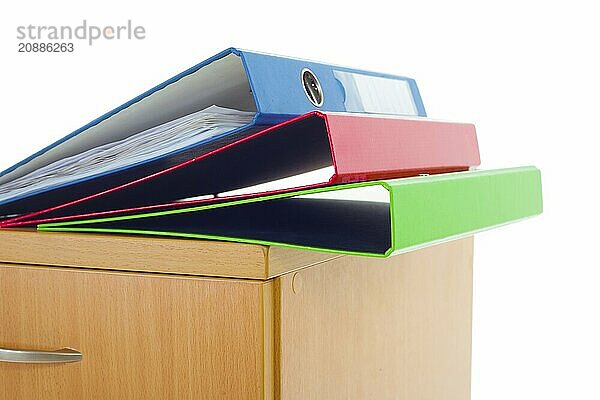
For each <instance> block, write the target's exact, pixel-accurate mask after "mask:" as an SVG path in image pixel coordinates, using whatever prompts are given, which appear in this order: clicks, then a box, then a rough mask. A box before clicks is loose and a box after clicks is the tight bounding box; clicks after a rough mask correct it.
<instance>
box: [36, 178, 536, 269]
mask: <svg viewBox="0 0 600 400" xmlns="http://www.w3.org/2000/svg"><path fill="white" fill-rule="evenodd" d="M373 185H381V186H383V187H385V188H386V189H387V190H388V191H389V192H390V213H391V221H392V227H391V233H392V241H391V243H392V245H391V248H390V249H388V251H386V252H385V253H384V254H378V253H365V252H359V251H356V252H355V251H344V250H336V249H328V248H319V247H309V246H302V245H295V244H288V243H279V242H271V241H263V240H254V239H244V238H235V237H224V236H216V235H204V234H190V233H179V232H163V231H146V230H132V229H106V228H87V227H85V226H82V225H88V224H94V223H100V222H112V221H121V220H128V219H137V218H147V217H154V216H164V215H170V214H179V213H186V212H195V211H202V210H208V209H212V208H220V207H231V206H235V205H239V204H245V203H253V202H258V201H265V200H271V199H279V198H286V197H293V196H300V195H304V194H312V193H322V192H329V191H334V190H342V189H349V188H356V187H365V186H373ZM542 208H543V206H542V187H541V174H540V171H539V170H538V169H537V168H535V167H519V168H507V169H499V170H490V171H466V172H454V173H449V174H440V175H431V176H419V177H414V178H402V179H394V180H387V181H373V182H360V183H352V184H345V185H338V186H330V187H321V188H313V189H307V190H299V191H295V192H288V193H279V194H274V195H269V196H263V197H256V198H251V199H244V200H237V201H231V202H226V203H218V204H210V205H204V206H197V207H189V208H184V209H177V210H168V211H159V212H152V213H145V214H137V215H126V216H119V217H109V218H98V219H88V220H81V221H68V222H57V223H48V224H41V225H39V226H38V230H40V231H54V232H99V233H124V234H143V235H160V236H174V237H185V238H197V239H213V240H225V241H230V242H242V243H254V244H260V245H267V246H280V247H290V248H297V249H308V250H316V251H326V252H332V253H341V254H351V255H362V256H371V257H387V256H390V255H392V254H397V253H401V252H407V251H410V250H413V249H416V248H420V247H424V246H429V245H432V244H435V243H439V242H443V241H448V240H452V239H456V238H459V237H463V236H468V235H471V234H473V233H476V232H480V231H483V230H487V229H491V228H493V227H497V226H500V225H504V224H507V223H510V222H516V221H518V220H521V219H524V218H528V217H531V216H534V215H537V214H540V213H541V212H542Z"/></svg>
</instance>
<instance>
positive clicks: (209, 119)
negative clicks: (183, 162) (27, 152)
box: [0, 105, 255, 201]
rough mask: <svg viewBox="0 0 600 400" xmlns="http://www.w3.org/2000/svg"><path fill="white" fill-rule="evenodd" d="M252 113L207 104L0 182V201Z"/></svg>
mask: <svg viewBox="0 0 600 400" xmlns="http://www.w3.org/2000/svg"><path fill="white" fill-rule="evenodd" d="M254 115H255V113H254V112H247V111H238V110H233V109H229V108H223V107H217V106H214V105H213V106H210V107H208V108H205V109H204V110H201V111H198V112H195V113H192V114H189V115H186V116H184V117H181V118H177V119H175V120H173V121H169V122H166V123H164V124H161V125H158V126H155V127H153V128H150V129H146V130H144V131H142V132H139V133H137V134H135V135H132V136H130V137H127V138H125V139H122V140H119V141H116V142H112V143H107V144H104V145H102V146H98V147H96V148H93V149H90V150H88V151H85V152H83V153H81V154H77V155H74V156H71V157H67V158H64V159H60V160H58V161H56V162H54V163H51V164H49V165H46V166H45V167H42V168H39V169H37V170H35V171H33V172H31V173H29V174H27V175H25V176H22V177H20V178H17V179H15V180H13V181H10V182H7V183H5V184H3V185H0V201H3V200H7V199H10V198H14V197H17V196H22V195H27V194H30V193H34V192H36V191H38V190H42V189H45V188H49V187H53V186H57V185H61V184H64V183H66V182H73V181H76V180H80V179H85V178H87V177H90V176H94V175H99V174H102V173H105V172H109V171H113V170H116V169H119V168H123V167H126V166H130V165H133V164H137V163H139V162H143V161H146V160H150V159H153V158H156V157H159V156H162V155H165V154H168V153H171V152H173V151H176V150H179V149H183V148H186V147H188V146H191V145H194V144H196V143H199V142H201V141H204V140H207V139H210V138H212V137H215V136H218V135H220V134H223V133H226V132H229V131H231V130H233V129H236V128H239V127H241V126H243V125H246V124H248V123H250V122H251V121H252V118H253V117H254Z"/></svg>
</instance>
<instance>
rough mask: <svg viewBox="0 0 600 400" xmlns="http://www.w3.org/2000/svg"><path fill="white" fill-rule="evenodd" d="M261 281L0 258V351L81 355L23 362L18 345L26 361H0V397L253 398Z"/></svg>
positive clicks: (257, 386) (258, 393)
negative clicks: (71, 266)
mask: <svg viewBox="0 0 600 400" xmlns="http://www.w3.org/2000/svg"><path fill="white" fill-rule="evenodd" d="M262 290H263V288H262V286H261V284H260V283H259V282H252V281H238V280H219V279H209V278H206V279H205V278H184V277H171V276H167V275H162V276H161V275H145V274H126V273H104V272H102V273H101V272H95V271H84V270H65V269H56V268H44V267H24V266H16V265H6V264H4V265H3V264H0V326H1V329H0V348H2V349H5V350H7V351H6V352H5V353H4V357H5V358H6V357H15V353H11V352H10V350H30V351H45V352H47V351H55V350H59V349H63V348H70V349H72V350H70V351H78V352H80V353H81V354H82V357H81V360H80V361H78V360H68V361H71V362H60V361H61V360H59V361H58V362H50V363H30V362H27V360H31V358H30V357H32V356H31V354H30V353H27V352H21V353H18V354H16V356H18V357H21V358H22V357H25V358H24V360H25V362H23V360H21V362H0V398H3V399H13V400H20V399H27V400H30V399H61V400H69V399H213V398H214V399H220V398H228V399H237V398H240V399H251V398H262V396H263V395H264V388H263V382H264V376H263V369H264V365H263V349H264V343H263V338H264V332H263V330H264V323H263V319H262V308H261V304H262V303H261V302H262V297H263V296H262V293H261V291H262ZM67 351H69V350H67ZM42 356H43V357H47V354H42ZM50 356H51V358H52V354H51V355H50ZM63 356H67V357H68V356H69V354H68V353H67V354H64V353H63ZM63 361H66V360H63Z"/></svg>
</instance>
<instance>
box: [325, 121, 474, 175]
mask: <svg viewBox="0 0 600 400" xmlns="http://www.w3.org/2000/svg"><path fill="white" fill-rule="evenodd" d="M325 115H326V123H327V126H328V129H329V137H330V141H331V150H332V153H333V160H334V167H335V170H336V182H356V181H364V180H374V179H386V178H392V177H393V178H399V177H406V176H415V175H418V174H420V173H427V174H433V173H444V172H455V171H466V170H468V169H469V168H470V167H473V166H477V165H479V164H480V162H481V161H480V158H479V148H478V144H477V135H476V132H475V126H474V125H472V124H464V123H453V122H441V121H431V120H426V119H401V118H369V117H366V116H353V115H343V114H325ZM365 132H368V134H365Z"/></svg>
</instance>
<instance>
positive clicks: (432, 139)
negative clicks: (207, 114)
mask: <svg viewBox="0 0 600 400" xmlns="http://www.w3.org/2000/svg"><path fill="white" fill-rule="evenodd" d="M311 116H317V117H319V118H322V119H324V121H325V125H326V129H327V133H328V137H329V144H330V148H331V154H332V160H333V167H334V171H335V172H334V175H333V176H332V178H331V179H330V180H329V182H326V183H322V184H313V185H307V186H301V187H294V188H289V189H280V190H274V191H269V192H260V193H252V194H244V195H236V196H228V197H221V198H217V199H215V198H212V199H201V200H190V201H182V202H174V203H165V204H156V205H149V206H141V207H134V208H124V209H118V210H110V211H99V212H93V213H86V214H76V215H68V216H62V217H54V218H37V217H39V216H41V215H43V214H46V213H49V212H52V211H56V210H59V209H62V208H65V207H69V206H72V205H76V204H79V203H81V202H84V201H87V200H91V199H95V198H98V197H100V196H104V195H106V194H110V193H112V192H115V191H118V190H121V189H124V188H127V187H130V186H132V185H135V184H138V183H141V182H145V181H148V180H151V179H152V178H155V177H158V176H161V175H164V174H168V173H169V172H172V171H174V170H176V169H179V168H182V167H185V166H186V165H189V164H191V163H194V162H198V161H201V160H203V159H205V158H208V157H211V156H212V155H214V154H216V153H218V152H221V151H224V150H227V149H229V148H232V147H234V146H236V145H239V144H240V143H243V142H245V141H247V140H252V139H254V138H256V137H257V136H260V135H265V134H268V133H270V132H273V131H276V130H277V129H280V128H282V127H284V126H286V125H289V124H293V123H295V122H296V121H299V120H302V119H305V118H309V117H311ZM364 132H369V133H368V134H365V133H364ZM399 139H400V140H399ZM394 142H397V143H395V144H394V146H391V145H390V143H394ZM479 164H480V156H479V148H478V143H477V135H476V132H475V127H474V125H472V124H465V123H453V122H441V121H432V120H427V119H424V118H402V117H382V116H372V115H357V114H342V113H328V112H320V111H313V112H310V113H307V114H303V115H300V116H298V117H295V118H292V119H290V120H287V121H285V122H282V123H280V124H277V125H274V126H271V127H269V128H266V129H264V130H261V131H259V132H256V133H254V134H252V135H250V136H247V137H245V138H243V139H240V140H238V141H235V142H233V143H230V144H228V145H226V146H223V147H220V148H218V149H215V150H213V151H211V152H208V153H206V154H203V155H201V156H199V157H195V158H193V159H190V160H188V161H185V162H183V163H181V164H178V165H175V166H173V167H170V168H167V169H165V170H162V171H159V172H157V173H154V174H151V175H148V176H146V177H143V178H140V179H137V180H134V181H132V182H129V183H126V184H123V185H119V186H116V187H114V188H111V189H108V190H105V191H102V192H99V193H96V194H93V195H91V196H86V197H83V198H81V199H77V200H74V201H70V202H67V203H64V204H60V205H57V206H54V207H50V208H46V209H44V210H40V211H35V212H32V213H28V214H24V215H20V216H18V217H14V218H10V219H7V220H4V221H0V228H8V227H19V226H31V225H36V224H40V223H47V222H57V221H65V220H71V219H81V218H92V217H103V216H108V215H114V214H121V213H136V212H140V211H150V210H159V209H162V208H168V207H184V206H187V207H189V206H191V205H196V204H202V203H208V202H215V201H231V200H237V199H241V198H248V197H259V196H264V195H268V194H276V193H283V192H289V191H296V190H302V189H308V188H314V187H319V186H328V185H333V184H340V183H349V182H360V181H368V180H376V179H389V178H402V177H409V176H416V175H419V174H438V173H448V172H458V171H466V170H469V168H470V167H475V166H478V165H479Z"/></svg>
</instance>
